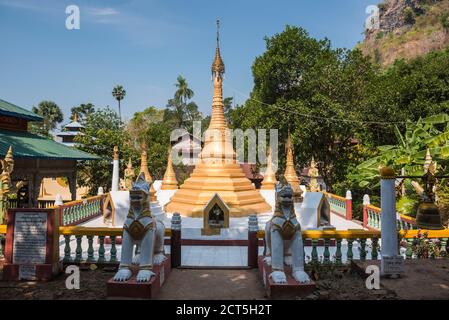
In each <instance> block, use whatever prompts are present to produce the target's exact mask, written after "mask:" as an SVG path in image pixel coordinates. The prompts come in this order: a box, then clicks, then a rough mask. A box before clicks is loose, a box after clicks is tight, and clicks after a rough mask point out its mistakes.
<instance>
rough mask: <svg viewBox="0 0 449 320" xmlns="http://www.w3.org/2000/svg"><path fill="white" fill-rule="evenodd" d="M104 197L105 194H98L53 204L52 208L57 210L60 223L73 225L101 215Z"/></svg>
mask: <svg viewBox="0 0 449 320" xmlns="http://www.w3.org/2000/svg"><path fill="white" fill-rule="evenodd" d="M105 198H106V196H105V195H99V196H95V197H91V198H87V199H83V200H76V201H71V202H67V203H64V204H63V205H62V206H55V207H54V208H55V209H56V210H58V211H59V217H60V225H62V226H73V225H77V224H80V223H82V222H85V221H87V220H90V219H92V218H95V217H97V216H101V215H102V213H103V202H104V199H105Z"/></svg>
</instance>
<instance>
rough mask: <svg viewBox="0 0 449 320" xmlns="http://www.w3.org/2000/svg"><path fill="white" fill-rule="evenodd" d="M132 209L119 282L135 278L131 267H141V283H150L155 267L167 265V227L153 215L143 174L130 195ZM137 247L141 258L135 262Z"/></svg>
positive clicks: (124, 239)
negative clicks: (165, 236)
mask: <svg viewBox="0 0 449 320" xmlns="http://www.w3.org/2000/svg"><path fill="white" fill-rule="evenodd" d="M129 198H130V208H129V213H128V216H127V217H126V220H125V223H124V224H123V229H124V230H123V239H122V253H121V259H120V266H119V270H118V271H117V273H116V274H115V276H114V280H115V281H127V280H129V279H130V278H131V276H132V271H131V264H132V263H133V262H134V263H136V264H137V265H138V266H139V272H138V273H137V276H136V281H137V282H148V281H150V280H151V277H153V276H154V275H155V274H154V272H153V271H152V269H153V264H155V265H159V264H162V262H164V260H165V259H166V256H165V255H164V233H165V226H164V224H163V223H162V222H161V221H159V220H157V219H155V218H153V216H152V215H151V211H150V186H149V184H148V183H147V182H146V180H145V175H144V174H143V173H141V174H140V175H139V176H138V177H137V180H136V182H134V183H133V185H132V188H131V190H130V191H129ZM134 245H137V246H138V247H139V251H140V253H139V256H138V258H137V259H136V258H135V259H134V261H133V251H134V250H133V249H134Z"/></svg>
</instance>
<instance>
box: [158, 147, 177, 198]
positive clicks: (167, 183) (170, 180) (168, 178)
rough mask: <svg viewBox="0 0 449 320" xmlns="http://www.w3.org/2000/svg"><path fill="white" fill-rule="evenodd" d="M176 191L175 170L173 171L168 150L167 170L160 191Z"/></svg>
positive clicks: (170, 152) (170, 154) (170, 153)
mask: <svg viewBox="0 0 449 320" xmlns="http://www.w3.org/2000/svg"><path fill="white" fill-rule="evenodd" d="M176 189H178V180H176V174H175V170H173V161H172V151H171V149H169V150H168V161H167V169H166V170H165V173H164V179H163V180H162V185H161V190H176Z"/></svg>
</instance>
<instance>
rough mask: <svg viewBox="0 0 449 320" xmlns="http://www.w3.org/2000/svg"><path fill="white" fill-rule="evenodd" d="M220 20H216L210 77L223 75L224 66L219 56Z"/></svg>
mask: <svg viewBox="0 0 449 320" xmlns="http://www.w3.org/2000/svg"><path fill="white" fill-rule="evenodd" d="M219 30H220V20H217V48H216V49H215V58H214V62H213V63H212V68H211V69H212V75H218V76H220V77H221V76H222V75H223V73H225V66H224V63H223V59H221V54H220V31H219Z"/></svg>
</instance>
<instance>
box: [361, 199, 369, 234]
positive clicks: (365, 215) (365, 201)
mask: <svg viewBox="0 0 449 320" xmlns="http://www.w3.org/2000/svg"><path fill="white" fill-rule="evenodd" d="M369 205H370V198H369V195H367V194H365V195H364V196H363V227H364V228H366V227H368V206H369Z"/></svg>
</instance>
